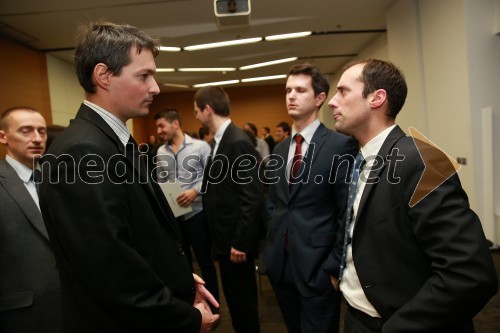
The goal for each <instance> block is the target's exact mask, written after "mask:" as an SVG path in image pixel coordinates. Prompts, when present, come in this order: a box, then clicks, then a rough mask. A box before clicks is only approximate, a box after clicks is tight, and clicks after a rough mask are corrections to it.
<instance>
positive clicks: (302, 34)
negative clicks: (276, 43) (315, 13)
mask: <svg viewBox="0 0 500 333" xmlns="http://www.w3.org/2000/svg"><path fill="white" fill-rule="evenodd" d="M311 34H312V32H311V31H303V32H294V33H291V34H282V35H272V36H267V37H266V38H265V39H266V40H270V41H271V40H280V39H289V38H299V37H306V36H309V35H311Z"/></svg>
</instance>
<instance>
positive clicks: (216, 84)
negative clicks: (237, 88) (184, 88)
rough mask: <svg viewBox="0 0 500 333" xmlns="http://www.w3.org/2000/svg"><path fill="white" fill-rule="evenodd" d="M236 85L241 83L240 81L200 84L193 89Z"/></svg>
mask: <svg viewBox="0 0 500 333" xmlns="http://www.w3.org/2000/svg"><path fill="white" fill-rule="evenodd" d="M235 83H240V80H228V81H218V82H208V83H199V84H194V85H193V88H201V87H206V86H222V85H225V84H235Z"/></svg>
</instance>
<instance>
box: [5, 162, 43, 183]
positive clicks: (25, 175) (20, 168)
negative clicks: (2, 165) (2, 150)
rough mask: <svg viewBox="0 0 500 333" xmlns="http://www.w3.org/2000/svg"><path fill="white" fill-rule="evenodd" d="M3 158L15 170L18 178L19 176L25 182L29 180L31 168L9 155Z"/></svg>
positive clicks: (31, 172)
mask: <svg viewBox="0 0 500 333" xmlns="http://www.w3.org/2000/svg"><path fill="white" fill-rule="evenodd" d="M5 160H6V161H7V163H9V164H10V166H11V167H12V168H13V169H14V171H16V173H17V175H18V176H19V178H21V180H22V181H23V182H24V183H25V184H26V183H28V182H29V181H30V178H31V175H32V174H33V170H32V169H31V168H28V167H27V166H26V165H24V164H22V163H21V162H19V161H17V160H15V159H13V158H12V157H10V156H9V155H6V156H5ZM37 168H38V166H37Z"/></svg>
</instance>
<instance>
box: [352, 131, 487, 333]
mask: <svg viewBox="0 0 500 333" xmlns="http://www.w3.org/2000/svg"><path fill="white" fill-rule="evenodd" d="M393 149H396V150H395V151H394V153H396V152H397V153H398V155H400V156H404V160H403V161H399V162H398V163H392V164H389V163H385V164H384V165H383V167H381V168H377V170H372V171H371V173H370V176H369V178H370V179H376V180H378V182H376V183H373V184H370V183H367V184H366V187H365V189H364V191H363V194H362V197H361V201H360V204H359V208H358V213H357V216H356V224H355V229H354V234H353V238H352V250H353V258H354V264H355V266H356V272H357V274H358V276H359V279H360V282H361V285H362V286H363V289H364V292H365V294H366V297H367V298H368V300H369V301H370V303H371V304H372V305H373V306H374V307H375V309H376V310H377V312H378V313H379V314H380V315H381V316H382V318H384V319H386V320H387V322H386V323H385V325H384V326H383V328H382V331H383V332H473V326H472V320H471V318H472V317H473V316H474V315H475V314H476V313H477V312H478V311H479V310H480V309H481V308H482V307H483V306H484V305H485V304H486V302H487V301H488V300H489V299H490V298H491V296H492V295H494V294H495V292H496V290H497V278H496V272H495V268H494V266H493V261H492V259H491V255H490V253H489V250H488V246H487V244H486V240H485V237H484V234H483V230H482V227H481V222H480V221H479V219H478V217H477V215H476V214H475V213H474V212H473V211H472V210H471V209H470V208H469V203H468V199H467V195H466V194H465V192H464V190H463V189H462V186H461V184H460V181H459V179H458V176H457V174H454V175H453V176H452V177H450V178H449V179H448V180H446V181H445V182H444V183H442V184H441V185H440V186H439V187H438V188H437V189H435V190H434V191H432V192H431V193H430V194H429V195H428V196H426V197H425V198H424V199H423V200H422V201H420V202H419V203H418V204H416V205H415V206H413V208H411V207H410V206H409V204H408V203H409V202H410V198H411V196H412V195H413V192H414V190H415V188H416V186H417V184H418V182H419V180H420V177H421V175H422V172H423V170H424V164H423V162H422V159H421V157H420V154H419V151H418V150H417V148H416V146H415V143H414V141H413V140H412V138H411V137H406V136H405V134H404V132H403V131H402V130H401V129H400V128H399V127H396V128H395V129H393V130H392V131H391V133H390V134H389V136H388V137H387V139H386V140H385V142H384V144H383V145H382V148H381V149H380V152H379V154H378V155H379V156H382V157H386V156H388V155H390V154H391V151H393ZM424 156H425V155H424ZM386 162H387V160H386ZM446 164H447V163H446ZM425 167H426V168H427V169H428V171H429V172H440V171H441V170H442V168H443V165H442V164H438V163H436V161H433V163H432V164H431V163H428V164H427V165H425ZM444 167H446V165H444ZM376 177H379V178H376ZM394 180H397V181H394Z"/></svg>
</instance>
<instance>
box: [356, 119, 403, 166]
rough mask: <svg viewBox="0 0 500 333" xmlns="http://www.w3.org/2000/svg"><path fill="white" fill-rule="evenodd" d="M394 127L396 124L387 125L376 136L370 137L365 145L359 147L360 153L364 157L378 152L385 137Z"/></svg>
mask: <svg viewBox="0 0 500 333" xmlns="http://www.w3.org/2000/svg"><path fill="white" fill-rule="evenodd" d="M394 127H396V125H392V126H389V127H387V128H386V129H385V130H383V131H382V132H380V133H379V134H377V136H376V137H374V138H373V139H371V140H370V141H369V142H368V143H367V144H366V145H364V147H361V153H362V154H363V157H364V158H365V159H366V158H367V157H369V156H375V155H377V154H378V152H379V151H380V148H382V145H383V144H384V142H385V139H387V137H388V136H389V133H391V131H392V130H393V128H394Z"/></svg>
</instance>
